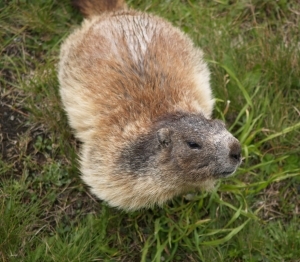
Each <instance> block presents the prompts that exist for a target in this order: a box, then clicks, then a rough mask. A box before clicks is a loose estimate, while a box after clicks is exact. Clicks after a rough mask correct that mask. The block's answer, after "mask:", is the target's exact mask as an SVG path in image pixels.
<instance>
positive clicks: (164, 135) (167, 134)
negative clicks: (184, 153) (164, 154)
mask: <svg viewBox="0 0 300 262" xmlns="http://www.w3.org/2000/svg"><path fill="white" fill-rule="evenodd" d="M171 134H172V131H170V130H169V129H168V128H161V129H159V130H158V131H157V139H158V141H159V143H160V144H161V145H163V146H165V147H167V146H169V145H170V143H171Z"/></svg>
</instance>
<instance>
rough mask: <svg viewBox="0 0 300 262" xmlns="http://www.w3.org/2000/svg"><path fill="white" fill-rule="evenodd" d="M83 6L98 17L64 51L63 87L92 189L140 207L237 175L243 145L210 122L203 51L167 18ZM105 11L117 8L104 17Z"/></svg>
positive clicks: (221, 126) (129, 207)
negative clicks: (166, 19) (80, 142)
mask: <svg viewBox="0 0 300 262" xmlns="http://www.w3.org/2000/svg"><path fill="white" fill-rule="evenodd" d="M99 2H100V4H99ZM77 3H78V6H79V7H80V9H81V10H82V12H83V13H84V14H85V15H86V16H87V17H88V18H87V19H85V20H84V22H83V24H82V26H81V27H80V28H79V29H77V30H75V31H74V32H73V33H72V34H71V35H70V36H69V37H68V38H67V39H66V40H65V42H64V43H63V45H62V47H61V54H60V63H59V82H60V94H61V98H62V101H63V104H64V107H65V110H66V112H67V115H68V118H69V122H70V125H71V127H72V128H73V129H74V130H75V135H76V137H77V138H78V139H79V140H80V141H82V152H81V155H80V159H81V160H80V169H81V172H82V179H83V180H84V182H85V183H86V184H87V185H89V186H90V188H91V191H92V192H93V193H94V194H95V195H96V196H97V197H99V198H100V199H103V200H105V201H107V202H108V203H109V204H110V205H112V206H115V207H119V208H123V209H126V210H134V209H139V208H142V207H148V206H152V205H154V204H162V203H164V202H165V201H167V200H169V199H171V198H173V197H174V196H176V195H178V194H181V193H184V192H187V191H189V190H192V189H207V188H209V187H211V186H212V184H213V181H214V180H215V179H217V178H220V177H225V176H227V175H229V174H232V173H233V172H234V171H235V170H236V168H237V167H238V165H239V164H240V145H239V142H238V141H237V139H235V138H234V137H233V136H232V135H231V134H230V133H229V132H228V131H227V130H226V128H225V125H224V124H223V123H222V122H221V121H219V120H211V119H210V118H211V114H212V110H213V106H214V99H213V97H212V93H211V88H210V84H209V70H208V67H207V65H206V63H205V62H204V60H203V54H202V51H201V50H200V49H199V48H197V47H195V46H194V44H193V43H192V41H191V40H190V38H189V37H188V36H186V35H185V34H184V33H182V32H181V31H180V30H179V29H177V28H175V27H173V26H172V25H171V24H170V23H168V22H167V21H165V20H163V19H161V18H159V17H156V16H154V15H150V14H146V13H142V12H138V11H134V10H126V9H125V4H124V3H123V1H120V0H119V1H111V2H110V1H108V0H107V1H104V0H103V1H95V0H89V1H88V0H87V1H77ZM107 3H109V4H107ZM93 4H95V5H96V6H95V8H93ZM97 5H98V6H97ZM99 5H100V6H99ZM103 6H104V7H105V6H106V7H107V8H106V9H109V10H110V12H104V13H101V12H100V11H99V10H103ZM114 8H115V9H122V8H123V9H124V10H119V11H114ZM104 11H105V10H104ZM98 13H100V14H98Z"/></svg>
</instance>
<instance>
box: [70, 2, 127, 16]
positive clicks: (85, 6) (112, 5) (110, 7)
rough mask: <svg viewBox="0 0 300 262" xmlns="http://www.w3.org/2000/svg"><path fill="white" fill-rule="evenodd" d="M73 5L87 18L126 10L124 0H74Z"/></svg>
mask: <svg viewBox="0 0 300 262" xmlns="http://www.w3.org/2000/svg"><path fill="white" fill-rule="evenodd" d="M72 3H73V5H74V6H75V7H77V8H78V9H79V10H80V12H81V13H82V14H83V15H84V16H85V17H92V16H95V15H100V14H101V13H103V12H109V11H116V10H122V9H126V3H125V1H124V0H73V1H72Z"/></svg>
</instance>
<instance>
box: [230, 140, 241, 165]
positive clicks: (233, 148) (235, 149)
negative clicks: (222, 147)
mask: <svg viewBox="0 0 300 262" xmlns="http://www.w3.org/2000/svg"><path fill="white" fill-rule="evenodd" d="M229 148H230V152H229V157H230V159H232V160H233V161H235V162H238V163H239V162H240V161H241V145H240V143H239V141H238V140H235V141H233V142H232V143H231V144H230V145H229Z"/></svg>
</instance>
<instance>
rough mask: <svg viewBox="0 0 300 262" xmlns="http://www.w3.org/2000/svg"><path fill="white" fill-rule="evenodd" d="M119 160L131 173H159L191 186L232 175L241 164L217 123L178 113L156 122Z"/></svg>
mask: <svg viewBox="0 0 300 262" xmlns="http://www.w3.org/2000/svg"><path fill="white" fill-rule="evenodd" d="M120 160H122V162H123V163H125V166H124V167H125V168H126V169H127V171H130V172H131V173H133V174H136V175H143V174H145V175H147V174H149V170H158V172H159V173H158V174H157V175H161V176H162V179H164V180H174V179H175V177H176V178H177V179H175V180H178V179H179V181H181V182H183V183H185V184H188V185H193V183H196V184H197V182H200V181H202V180H205V179H206V178H220V177H226V176H228V175H230V174H232V173H234V172H235V171H236V169H237V167H238V166H239V165H240V163H241V147H240V143H239V142H238V140H237V139H236V138H234V137H233V136H232V135H231V134H230V133H229V132H228V131H227V130H226V128H225V125H224V123H223V122H221V121H220V120H207V119H205V118H204V117H203V116H201V115H180V114H179V115H173V116H169V117H166V118H165V119H163V120H161V121H159V122H158V126H157V128H156V130H155V132H152V133H151V134H149V135H146V136H144V137H142V138H141V139H140V140H139V141H136V142H135V143H133V144H131V146H130V147H129V148H127V149H126V150H124V151H123V152H122V156H121V159H120ZM153 173H155V171H154V172H153V171H151V174H153Z"/></svg>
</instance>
